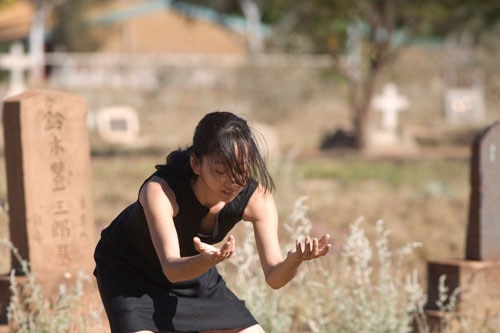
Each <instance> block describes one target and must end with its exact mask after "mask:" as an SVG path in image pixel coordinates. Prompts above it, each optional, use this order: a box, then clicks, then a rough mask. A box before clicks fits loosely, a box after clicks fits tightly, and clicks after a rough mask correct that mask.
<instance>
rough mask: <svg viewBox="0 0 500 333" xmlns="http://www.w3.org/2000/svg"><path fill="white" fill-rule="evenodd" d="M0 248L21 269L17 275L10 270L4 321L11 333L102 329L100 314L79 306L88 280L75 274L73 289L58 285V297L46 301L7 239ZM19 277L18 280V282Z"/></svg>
mask: <svg viewBox="0 0 500 333" xmlns="http://www.w3.org/2000/svg"><path fill="white" fill-rule="evenodd" d="M0 246H7V247H8V248H9V249H10V250H11V252H12V254H13V255H14V258H15V259H16V260H17V261H18V262H19V263H20V265H21V272H16V271H15V270H11V273H10V279H9V280H10V292H11V298H10V303H9V306H8V307H7V320H8V324H9V328H10V330H11V332H12V333H48V332H50V333H54V332H55V333H63V332H79V333H85V332H94V331H95V329H96V328H99V327H101V328H102V327H103V326H102V322H101V316H102V313H101V312H102V310H101V309H100V308H94V307H92V306H91V305H88V306H89V307H88V308H86V305H85V304H83V303H82V299H83V296H84V294H83V290H84V284H85V283H88V282H89V280H90V277H89V276H88V275H86V274H84V273H79V274H78V276H77V277H76V279H75V285H74V286H73V287H69V286H68V285H67V284H65V283H62V284H60V285H59V290H58V294H57V295H55V296H54V297H49V296H47V295H46V294H44V292H43V290H42V286H41V285H40V284H39V283H38V281H37V280H36V277H35V274H34V273H33V272H32V271H31V270H30V268H29V262H28V261H27V260H25V259H24V258H22V257H21V255H20V254H19V251H18V249H17V248H16V247H15V246H14V245H13V244H12V242H10V241H9V240H7V239H5V238H4V239H0ZM19 277H21V278H19Z"/></svg>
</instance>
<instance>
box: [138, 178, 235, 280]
mask: <svg viewBox="0 0 500 333" xmlns="http://www.w3.org/2000/svg"><path fill="white" fill-rule="evenodd" d="M139 201H140V203H141V205H142V206H143V208H144V214H145V215H146V219H147V222H148V227H149V231H150V234H151V239H152V241H153V245H154V248H155V250H156V254H157V255H158V258H159V260H160V263H161V266H162V270H163V273H164V274H165V276H166V277H167V279H168V280H169V281H171V282H178V281H182V280H188V279H191V278H194V277H197V276H199V275H201V274H202V273H204V272H206V271H207V270H208V269H209V268H210V267H212V266H214V265H216V264H217V263H219V262H221V261H223V260H225V259H227V258H228V257H229V256H230V255H231V253H232V252H233V251H234V237H232V236H229V238H228V240H227V241H226V243H225V244H224V245H223V246H222V248H221V249H220V250H219V249H217V248H215V247H213V246H211V245H208V244H205V243H202V242H201V241H200V239H199V238H197V237H195V238H194V239H193V242H194V245H195V247H196V249H197V250H198V252H200V254H199V255H195V256H191V257H181V256H180V249H179V239H178V236H177V231H176V229H175V225H174V219H173V217H174V216H175V214H176V213H177V210H178V207H177V203H176V200H175V194H174V193H173V191H172V189H171V188H170V187H169V186H168V184H167V183H166V182H165V181H164V180H163V179H161V178H158V177H153V178H152V179H151V180H150V181H148V182H147V183H146V184H145V185H144V186H143V187H142V189H141V191H140V194H139Z"/></svg>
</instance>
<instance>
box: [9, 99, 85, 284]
mask: <svg viewBox="0 0 500 333" xmlns="http://www.w3.org/2000/svg"><path fill="white" fill-rule="evenodd" d="M86 112H87V110H86V106H85V102H84V100H83V99H82V98H80V97H78V96H75V95H71V94H67V93H61V92H54V91H51V92H48V91H27V92H25V93H23V94H21V95H16V96H13V97H11V98H8V99H7V100H6V101H5V103H4V113H3V122H4V136H5V159H6V166H7V188H8V200H9V207H10V211H9V216H10V235H11V241H12V242H13V243H14V245H15V246H16V247H17V248H18V249H19V252H20V254H21V255H22V256H23V257H24V258H25V259H27V260H28V261H29V262H30V268H31V270H32V271H33V272H34V273H35V275H36V276H37V278H38V279H39V280H40V281H41V282H42V283H43V284H45V285H47V284H49V285H50V286H51V287H54V286H57V284H58V283H60V281H61V280H62V279H63V278H65V277H66V278H67V277H68V276H74V275H75V273H77V272H78V271H81V270H82V271H84V272H89V273H90V272H91V269H92V267H93V261H92V247H93V224H92V219H91V214H92V207H91V206H92V202H91V192H90V183H91V178H90V154H89V143H88V134H87V128H86ZM12 263H13V265H15V264H16V263H17V262H16V261H15V260H13V261H12ZM17 268H19V267H17Z"/></svg>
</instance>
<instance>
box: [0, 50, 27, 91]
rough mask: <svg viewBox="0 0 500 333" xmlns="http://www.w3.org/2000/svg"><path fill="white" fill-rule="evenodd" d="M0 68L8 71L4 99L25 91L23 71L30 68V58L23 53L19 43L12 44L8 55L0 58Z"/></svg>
mask: <svg viewBox="0 0 500 333" xmlns="http://www.w3.org/2000/svg"><path fill="white" fill-rule="evenodd" d="M0 67H1V68H6V69H8V70H10V82H9V91H8V92H7V95H6V96H4V98H7V97H9V96H13V95H17V94H19V93H21V92H23V91H24V90H25V89H26V86H25V84H24V71H25V70H28V69H29V68H30V67H31V58H30V57H29V55H27V54H25V53H24V47H23V45H22V44H21V43H14V44H12V45H11V47H10V52H9V54H8V55H4V56H0Z"/></svg>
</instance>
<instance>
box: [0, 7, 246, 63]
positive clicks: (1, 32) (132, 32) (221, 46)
mask: <svg viewBox="0 0 500 333" xmlns="http://www.w3.org/2000/svg"><path fill="white" fill-rule="evenodd" d="M33 13H34V10H33V8H32V5H31V3H30V2H29V1H25V0H19V1H18V2H16V3H14V4H12V5H10V6H8V7H6V8H4V9H2V10H0V41H7V42H11V41H16V40H21V41H26V40H27V39H28V35H29V30H30V24H31V21H32V18H33ZM89 20H90V22H91V23H92V25H93V26H95V27H96V30H101V29H99V27H109V28H110V29H105V30H104V31H106V35H105V42H104V44H103V45H102V48H101V50H100V51H102V52H113V53H170V52H174V53H176V52H177V53H226V54H227V53H229V54H242V53H246V52H247V46H246V37H245V35H246V32H245V21H244V19H243V18H241V17H237V16H228V15H221V14H220V13H217V12H216V11H214V10H211V9H209V8H207V7H202V6H195V5H190V4H187V3H182V2H173V1H171V0H142V1H141V0H126V1H124V0H121V1H120V0H114V1H112V2H110V3H109V4H106V5H104V6H102V7H100V8H96V9H95V10H93V12H92V14H91V15H90V18H89ZM47 30H48V31H49V32H50V27H47ZM48 35H50V34H48Z"/></svg>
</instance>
